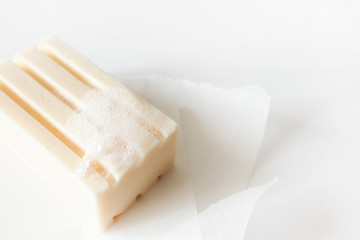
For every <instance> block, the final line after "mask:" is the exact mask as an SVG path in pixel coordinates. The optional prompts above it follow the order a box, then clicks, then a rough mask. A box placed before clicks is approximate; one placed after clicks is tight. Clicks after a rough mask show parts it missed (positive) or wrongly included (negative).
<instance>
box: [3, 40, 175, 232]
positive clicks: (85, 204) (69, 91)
mask: <svg viewBox="0 0 360 240" xmlns="http://www.w3.org/2000/svg"><path fill="white" fill-rule="evenodd" d="M0 132H1V135H0V138H1V140H2V142H4V143H5V144H7V145H8V146H9V147H10V148H12V149H13V150H14V151H15V152H16V153H17V154H19V155H20V157H22V158H24V159H25V160H26V161H27V162H28V163H29V164H30V165H31V166H33V167H34V168H35V169H36V170H37V171H38V172H39V173H40V174H41V175H43V176H44V178H45V179H46V180H47V181H48V182H49V183H50V184H52V185H53V186H54V187H56V188H58V190H59V191H60V192H62V193H63V194H64V195H65V197H67V198H68V199H69V200H70V201H71V202H73V203H74V205H75V206H76V207H77V208H78V209H79V210H80V211H81V214H83V215H84V216H85V217H86V218H87V219H92V220H94V222H96V223H97V225H98V226H99V229H101V230H102V229H105V228H107V227H108V226H110V225H111V224H112V223H113V221H114V220H115V219H116V218H117V216H119V215H120V214H121V213H123V212H124V211H125V210H126V209H127V208H129V207H130V206H131V205H132V204H133V203H134V202H135V200H136V198H137V197H138V196H141V195H142V194H144V193H145V192H146V191H147V190H149V189H150V188H151V187H152V186H153V185H154V183H156V181H157V179H158V178H159V176H162V175H164V174H165V173H166V172H168V171H169V170H170V168H171V167H172V165H173V162H174V156H175V146H176V136H177V124H176V123H175V122H174V121H173V120H171V119H170V118H169V117H167V116H166V115H165V114H163V113H162V112H161V111H159V110H158V109H156V108H155V107H154V106H152V105H151V104H149V103H148V102H146V101H145V100H144V99H142V98H140V97H139V96H137V95H136V94H134V93H133V92H131V91H130V90H129V89H128V88H126V87H125V86H124V85H122V84H121V83H119V82H118V81H116V80H114V79H113V78H112V77H111V76H110V75H108V74H106V73H105V72H103V71H102V70H101V69H99V68H98V67H97V66H95V65H94V64H93V63H91V62H90V61H89V60H87V59H86V58H84V57H83V56H82V55H80V54H79V53H77V52H76V51H75V50H73V49H72V48H71V47H69V46H68V45H67V44H65V43H64V42H62V41H61V40H59V39H58V38H55V37H51V38H48V39H46V40H44V41H42V42H41V44H40V49H37V48H31V49H28V50H25V51H23V52H20V53H18V54H17V55H16V57H15V64H14V63H12V62H10V61H5V62H3V63H1V64H0Z"/></svg>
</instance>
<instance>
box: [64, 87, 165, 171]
mask: <svg viewBox="0 0 360 240" xmlns="http://www.w3.org/2000/svg"><path fill="white" fill-rule="evenodd" d="M124 95H127V96H129V95H130V96H131V94H129V93H128V91H125V90H124V89H101V90H93V91H91V92H90V93H89V94H88V95H87V96H86V97H85V99H84V100H83V103H84V107H83V108H82V109H78V111H77V112H75V113H74V114H73V115H72V116H71V118H70V119H69V121H68V122H67V128H68V129H69V130H70V131H72V132H73V133H74V134H75V135H76V136H77V137H78V138H79V139H80V141H82V142H83V143H84V146H85V149H84V151H85V154H84V156H83V158H82V161H81V163H80V164H79V169H78V172H79V173H81V174H83V175H84V174H86V173H87V172H88V169H89V167H90V164H89V162H91V161H93V160H96V161H98V162H99V163H101V164H102V165H104V166H105V167H106V168H107V169H117V170H118V171H121V172H125V171H126V170H127V169H129V168H131V167H132V166H137V165H139V163H140V161H141V159H142V157H143V156H142V155H143V153H144V152H142V149H141V148H142V147H143V146H145V145H147V146H155V145H156V144H157V143H158V142H159V140H158V139H157V138H156V137H154V136H153V134H152V133H151V131H149V130H148V129H147V126H146V125H145V124H141V123H142V121H141V119H140V118H137V117H136V116H134V114H133V113H132V112H131V111H130V109H131V108H132V107H133V106H132V105H138V104H139V101H138V100H137V99H136V97H132V96H131V97H132V99H133V101H132V102H129V101H124ZM141 105H142V106H143V110H145V111H146V108H147V107H146V106H144V104H141ZM144 140H145V141H144ZM146 140H148V141H146ZM150 140H151V142H150ZM139 142H140V144H139Z"/></svg>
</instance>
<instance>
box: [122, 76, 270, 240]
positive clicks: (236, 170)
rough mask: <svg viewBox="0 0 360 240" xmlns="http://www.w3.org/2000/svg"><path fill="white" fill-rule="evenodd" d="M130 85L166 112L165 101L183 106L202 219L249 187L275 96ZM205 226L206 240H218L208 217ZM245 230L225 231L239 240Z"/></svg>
mask: <svg viewBox="0 0 360 240" xmlns="http://www.w3.org/2000/svg"><path fill="white" fill-rule="evenodd" d="M126 84H127V85H128V86H130V87H133V89H134V90H135V91H137V92H139V94H141V96H143V97H145V98H147V99H148V100H149V101H150V102H152V103H153V104H155V105H156V106H157V107H159V108H160V109H161V108H162V107H161V106H162V105H164V104H165V103H164V99H166V101H167V103H169V102H176V103H177V104H178V105H179V107H180V113H181V119H182V121H181V124H182V126H183V129H184V132H185V139H186V143H187V144H186V149H187V151H188V153H189V158H190V167H191V177H192V183H193V186H194V193H195V199H196V205H197V210H198V213H199V214H200V216H201V213H202V212H203V211H206V209H207V208H208V207H209V206H210V205H211V204H215V203H217V204H219V203H218V202H219V201H221V200H222V199H224V198H227V197H229V196H230V195H233V194H237V193H238V192H240V191H242V190H244V189H245V188H246V186H247V184H248V182H249V179H250V176H251V173H252V169H253V166H254V163H255V161H256V156H257V153H258V151H259V147H260V144H261V140H262V137H263V133H264V129H265V126H266V121H267V115H268V110H269V105H270V97H269V96H268V95H267V94H266V93H265V92H264V90H263V89H262V88H261V87H259V86H245V87H241V88H236V89H222V88H218V87H215V86H212V85H209V84H204V83H200V84H199V83H195V82H192V81H189V80H171V79H166V78H160V77H156V76H153V77H148V78H136V79H133V80H128V81H126ZM159 90H161V91H159ZM240 196H246V194H241V195H240ZM235 199H236V200H237V198H235ZM255 202H256V201H254V202H253V204H255ZM233 205H234V206H235V205H236V202H234V203H233ZM240 209H241V208H240ZM251 209H252V208H251ZM243 210H244V209H243ZM250 213H251V211H250V210H248V209H247V210H246V211H243V212H240V213H235V214H239V216H240V215H241V216H242V217H243V218H244V219H248V217H249V214H250ZM212 214H213V215H214V214H215V211H214V210H213V211H212ZM219 214H220V215H221V214H222V213H221V212H219ZM215 215H216V214H215ZM233 220H234V219H233ZM199 223H200V227H201V229H202V233H203V236H204V237H205V239H207V240H208V239H217V238H212V236H214V235H213V234H209V231H210V232H211V230H210V229H209V228H208V227H207V224H208V221H207V219H206V218H204V217H200V218H199ZM240 228H241V227H240ZM240 228H239V227H235V226H230V225H227V226H226V227H223V229H224V230H228V232H229V233H230V235H231V234H236V235H237V236H236V237H235V238H236V239H240V235H241V236H243V231H242V233H241V234H240V235H239V231H238V230H239V229H240ZM243 230H245V227H243ZM232 231H233V233H231V232H232ZM223 237H225V236H223ZM233 237H234V236H233Z"/></svg>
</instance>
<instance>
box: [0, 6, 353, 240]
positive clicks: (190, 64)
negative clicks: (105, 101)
mask: <svg viewBox="0 0 360 240" xmlns="http://www.w3.org/2000/svg"><path fill="white" fill-rule="evenodd" d="M359 4H360V3H359V2H358V1H355V0H353V1H350V0H348V1H346V0H345V1H340V0H338V1H320V0H312V1H310V0H306V1H286V0H282V1H281V0H274V1H236V0H233V1H220V0H219V1H190V0H186V1H178V2H174V1H165V0H157V1H156V0H155V1H113V2H110V1H101V3H100V4H95V3H91V1H76V2H74V1H4V0H3V1H0V29H1V30H2V34H1V46H0V56H1V59H6V58H12V56H13V55H14V53H15V52H17V51H19V50H21V49H23V48H27V47H29V45H31V44H33V45H35V44H37V42H38V41H39V40H40V39H42V38H44V37H45V36H48V35H51V34H56V35H58V36H60V37H61V38H63V39H64V40H66V41H67V42H68V43H70V44H71V45H73V46H74V47H75V48H76V49H79V50H80V51H81V52H82V53H86V55H87V56H88V57H89V58H91V59H92V60H93V61H94V62H95V63H96V64H99V65H100V66H101V67H102V68H104V69H105V70H106V71H108V72H112V73H115V76H116V75H118V76H120V75H123V74H128V75H132V74H159V75H167V76H173V77H186V78H189V79H192V80H194V81H205V82H212V83H214V84H215V85H218V86H225V87H237V86H240V85H242V84H243V83H253V82H255V83H258V84H260V85H262V86H263V87H264V88H265V89H266V90H267V91H268V92H269V93H270V95H271V96H272V107H271V111H270V118H269V125H268V129H267V132H266V135H265V141H264V143H263V149H262V153H261V155H260V159H259V162H258V165H257V168H256V171H255V172H254V177H253V180H252V182H251V185H256V184H258V183H260V182H261V183H263V182H266V181H267V180H270V179H271V178H272V177H273V176H278V177H279V182H278V184H277V185H276V187H274V188H273V189H271V190H270V191H269V192H268V193H267V194H266V195H265V196H264V197H263V198H262V200H261V201H260V202H259V204H258V205H257V207H256V208H255V212H254V215H253V216H252V217H251V219H250V225H249V229H248V231H247V236H246V239H280V240H282V239H289V238H291V239H359V237H360V230H359V228H358V227H357V225H358V219H359V218H360V208H359V206H358V202H359V200H360V193H359V190H358V189H359V185H360V175H359V174H358V169H359V167H360V166H359V165H360V164H359V162H358V160H359V157H360V153H359V148H358V142H359V141H358V136H359V133H360V127H359V122H360V109H359V107H358V103H359V101H360V96H359V95H358V91H359V88H360V84H359V77H360V72H359V66H360V55H359V52H360V44H359V42H360V41H359V40H360V32H359V29H360V14H359V12H360V5H359ZM3 167H11V166H8V165H7V164H3ZM20 176H21V175H19V177H20ZM8 179H9V178H8V176H6V175H3V176H1V180H2V181H7V180H8ZM34 179H35V176H34ZM34 179H33V181H32V179H29V182H30V183H34V185H35V186H36V181H38V180H34ZM10 186H11V183H10ZM11 189H12V188H9V191H14V194H18V193H19V192H17V191H20V189H19V186H17V188H14V190H11ZM24 189H25V191H26V188H24ZM24 189H23V190H24ZM35 193H38V194H40V196H42V197H43V198H45V199H46V198H48V196H45V195H42V192H41V191H39V192H36V187H35V189H33V190H32V191H31V192H29V194H35ZM54 200H56V199H54ZM58 203H59V204H60V205H61V201H60V200H59V201H58ZM18 206H19V205H16V203H11V204H10V205H9V208H11V207H18ZM23 207H24V210H26V207H25V206H23ZM28 207H30V208H34V207H36V206H28ZM38 207H40V206H38ZM52 213H53V214H57V215H58V216H59V217H60V218H61V217H63V218H67V216H68V214H67V213H64V212H57V210H56V209H49V214H52ZM19 219H21V220H22V221H27V222H28V223H29V228H31V226H32V224H35V222H34V221H32V219H31V218H29V219H27V218H26V217H24V216H12V217H11V218H10V219H9V221H15V220H19ZM40 220H42V222H43V223H44V224H45V225H44V226H48V225H49V224H48V225H47V221H46V219H40ZM71 221H72V220H71V219H70V220H69V222H71ZM68 227H69V228H71V227H72V226H71V224H70V223H69V226H68ZM39 234H41V233H40V232H39Z"/></svg>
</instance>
